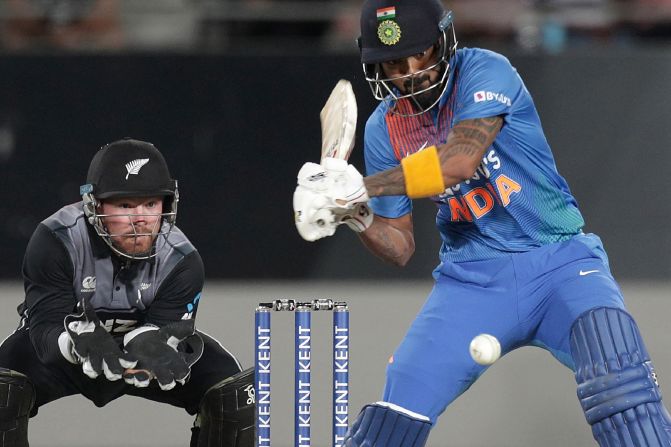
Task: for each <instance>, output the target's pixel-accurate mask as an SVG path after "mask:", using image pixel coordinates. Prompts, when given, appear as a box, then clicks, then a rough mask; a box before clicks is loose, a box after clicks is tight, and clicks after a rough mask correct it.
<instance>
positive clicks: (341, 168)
mask: <svg viewBox="0 0 671 447" xmlns="http://www.w3.org/2000/svg"><path fill="white" fill-rule="evenodd" d="M322 166H323V168H324V170H325V171H326V176H327V178H328V180H329V181H328V189H327V190H326V191H325V192H324V194H326V195H327V196H328V198H329V199H330V202H331V203H332V204H333V206H334V207H336V208H347V209H352V208H354V206H355V205H356V204H357V203H366V202H368V200H370V197H369V196H368V192H367V191H366V186H365V185H364V183H363V176H362V175H361V174H360V173H359V171H358V170H357V169H356V168H355V167H354V165H351V164H347V161H346V160H341V159H339V158H329V157H327V158H324V159H323V160H322Z"/></svg>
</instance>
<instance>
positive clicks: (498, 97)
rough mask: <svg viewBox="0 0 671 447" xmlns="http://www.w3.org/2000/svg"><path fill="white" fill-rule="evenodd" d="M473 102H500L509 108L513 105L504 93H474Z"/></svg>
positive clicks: (482, 91)
mask: <svg viewBox="0 0 671 447" xmlns="http://www.w3.org/2000/svg"><path fill="white" fill-rule="evenodd" d="M473 100H474V101H475V102H483V101H498V102H500V103H501V104H505V105H507V106H508V107H510V106H511V105H512V101H510V98H508V97H507V96H506V95H504V94H503V93H494V92H486V91H484V90H480V91H479V92H475V93H473Z"/></svg>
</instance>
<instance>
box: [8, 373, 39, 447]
mask: <svg viewBox="0 0 671 447" xmlns="http://www.w3.org/2000/svg"><path fill="white" fill-rule="evenodd" d="M33 405H35V387H34V386H33V384H32V383H31V382H30V380H29V379H28V377H27V376H25V375H23V374H21V373H18V372H16V371H12V370H11V369H6V368H0V447H28V418H29V416H30V410H31V409H32V408H33Z"/></svg>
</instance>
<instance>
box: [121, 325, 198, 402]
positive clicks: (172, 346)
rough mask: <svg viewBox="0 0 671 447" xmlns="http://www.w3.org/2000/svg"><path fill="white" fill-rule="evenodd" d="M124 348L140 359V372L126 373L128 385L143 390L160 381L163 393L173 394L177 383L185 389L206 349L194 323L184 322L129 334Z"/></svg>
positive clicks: (131, 371)
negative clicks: (194, 366) (194, 367)
mask: <svg viewBox="0 0 671 447" xmlns="http://www.w3.org/2000/svg"><path fill="white" fill-rule="evenodd" d="M124 345H125V347H126V350H127V351H128V352H129V353H130V354H131V355H133V356H134V357H136V358H137V359H138V362H137V367H136V369H129V370H127V371H126V372H125V373H124V375H123V378H124V380H125V381H126V383H128V384H130V385H135V386H137V387H140V388H143V387H146V386H149V382H150V381H151V379H152V378H156V380H157V381H158V384H159V386H160V387H161V389H162V390H170V389H172V388H174V387H175V384H176V383H180V384H182V385H184V384H185V383H186V381H187V380H188V379H189V376H190V375H191V366H192V365H193V364H194V363H196V361H198V359H199V358H200V356H201V355H202V354H203V348H204V346H203V339H202V338H201V337H200V335H198V334H197V333H196V331H195V321H194V320H181V321H177V322H175V323H170V324H168V325H166V326H163V327H161V328H158V327H153V326H143V327H141V328H138V329H136V330H134V331H132V332H129V333H128V334H126V336H125V337H124Z"/></svg>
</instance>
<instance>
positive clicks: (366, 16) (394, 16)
mask: <svg viewBox="0 0 671 447" xmlns="http://www.w3.org/2000/svg"><path fill="white" fill-rule="evenodd" d="M358 44H359V50H360V51H361V63H362V65H363V71H364V75H365V77H366V81H367V82H368V84H369V86H370V88H371V91H372V92H373V95H374V97H375V99H377V100H379V101H385V102H388V103H389V110H390V111H391V112H392V113H395V114H398V115H403V116H414V115H420V114H422V113H425V112H427V111H428V110H430V109H432V108H433V107H435V106H436V105H437V104H438V103H439V101H440V98H441V97H442V95H443V93H444V92H445V91H446V89H447V86H448V81H449V78H450V74H451V73H452V68H453V67H452V63H453V59H454V55H455V53H456V49H457V39H456V35H455V32H454V24H453V15H452V12H451V11H447V10H445V8H444V7H443V5H442V2H441V0H366V1H365V2H364V5H363V6H362V8H361V36H360V37H359V39H358ZM429 50H430V51H431V52H432V53H431V54H432V55H434V56H433V58H432V60H431V61H430V64H428V65H427V66H426V67H425V68H423V69H422V70H420V71H417V72H414V73H406V74H402V75H398V74H394V75H393V76H392V77H390V76H388V75H387V74H386V73H385V70H384V69H383V63H385V62H390V61H396V60H400V59H405V58H408V57H410V56H413V55H417V54H422V53H424V52H426V51H429ZM426 77H431V79H432V80H431V81H430V83H429V85H428V86H427V85H422V86H421V87H417V86H415V85H414V84H413V82H414V81H415V80H422V79H423V78H426ZM395 84H396V85H395ZM402 84H411V88H401V87H398V86H399V85H402ZM421 84H424V81H421V82H419V83H418V85H421Z"/></svg>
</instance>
